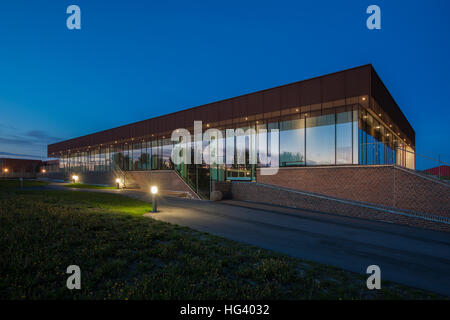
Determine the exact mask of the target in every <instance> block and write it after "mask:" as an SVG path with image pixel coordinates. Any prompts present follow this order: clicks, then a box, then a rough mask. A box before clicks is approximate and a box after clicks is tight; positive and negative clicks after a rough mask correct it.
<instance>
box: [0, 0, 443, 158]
mask: <svg viewBox="0 0 450 320" xmlns="http://www.w3.org/2000/svg"><path fill="white" fill-rule="evenodd" d="M71 4H76V5H78V6H80V8H81V30H68V29H67V27H66V18H67V17H68V14H66V8H67V6H69V5H71ZM371 4H376V5H378V6H379V7H380V8H381V27H382V29H381V30H368V29H367V28H366V19H367V17H368V15H367V14H366V8H367V7H368V6H369V5H371ZM449 15H450V1H448V0H441V1H438V0H434V1H433V0H431V1H430V0H428V1H400V0H395V1H393V0H389V1H381V0H374V1H372V0H371V1H365V0H346V1H331V0H330V1H323V0H315V1H301V0H296V1H281V0H278V1H261V0H259V1H244V0H240V1H234V0H233V1H211V0H208V1H141V0H127V1H100V0H88V1H84V0H71V1H64V0H58V1H54V0H48V1H44V0H33V1H23V0H14V1H2V3H1V5H0V157H2V156H5V155H7V156H8V155H9V156H14V155H17V154H20V155H34V156H45V155H46V145H47V144H48V143H53V142H57V141H60V140H63V139H68V138H73V137H77V136H80V135H85V134H88V133H92V132H96V131H100V130H104V129H109V128H112V127H116V126H119V125H123V124H127V123H131V122H134V121H140V120H143V119H147V118H151V117H154V116H158V115H162V114H166V113H169V112H174V111H178V110H182V109H185V108H188V107H193V106H197V105H200V104H204V103H208V102H212V101H216V100H220V99H225V98H230V97H234V96H237V95H241V94H245V93H250V92H253V91H257V90H262V89H266V88H270V87H274V86H277V85H282V84H287V83H290V82H295V81H299V80H303V79H306V78H310V77H314V76H319V75H323V74H326V73H330V72H335V71H339V70H343V69H346V68H350V67H355V66H358V65H363V64H366V63H372V64H373V65H374V67H375V69H376V70H377V72H378V74H379V75H380V77H381V79H382V80H383V81H384V83H385V84H386V86H387V88H388V89H389V91H390V92H391V94H392V95H393V97H394V98H395V100H396V101H397V103H398V105H399V106H400V108H401V109H402V110H403V112H404V113H405V115H406V117H407V118H408V120H409V121H410V123H411V125H412V126H413V128H414V129H415V130H416V145H417V152H418V153H423V154H426V155H430V156H437V154H441V158H442V159H443V160H446V161H449V162H450V130H449V126H450V122H449V120H450V112H449V99H450V41H449V39H450V19H449Z"/></svg>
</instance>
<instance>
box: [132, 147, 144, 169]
mask: <svg viewBox="0 0 450 320" xmlns="http://www.w3.org/2000/svg"><path fill="white" fill-rule="evenodd" d="M132 169H133V170H141V169H142V165H141V143H140V142H138V143H134V144H133V168H132Z"/></svg>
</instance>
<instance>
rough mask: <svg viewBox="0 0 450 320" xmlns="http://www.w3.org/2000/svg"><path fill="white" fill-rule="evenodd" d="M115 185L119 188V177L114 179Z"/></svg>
mask: <svg viewBox="0 0 450 320" xmlns="http://www.w3.org/2000/svg"><path fill="white" fill-rule="evenodd" d="M116 187H117V189H120V179H119V178H117V179H116Z"/></svg>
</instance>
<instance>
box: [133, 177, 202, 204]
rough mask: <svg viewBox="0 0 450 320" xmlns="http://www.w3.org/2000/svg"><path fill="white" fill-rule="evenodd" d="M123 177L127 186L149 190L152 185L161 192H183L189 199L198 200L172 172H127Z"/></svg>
mask: <svg viewBox="0 0 450 320" xmlns="http://www.w3.org/2000/svg"><path fill="white" fill-rule="evenodd" d="M125 177H126V178H125V179H126V181H127V184H129V183H130V184H133V185H137V186H138V187H139V188H140V189H143V190H150V187H151V186H152V185H156V186H158V188H159V190H161V191H174V192H185V193H187V194H189V196H190V197H191V198H196V199H197V198H198V196H197V195H196V194H195V192H193V190H192V189H191V188H190V187H189V186H188V185H187V184H186V183H185V182H184V181H183V180H182V179H181V178H180V177H179V176H178V174H177V173H176V172H175V171H173V170H154V171H127V172H126V173H125Z"/></svg>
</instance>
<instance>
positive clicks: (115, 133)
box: [48, 64, 414, 156]
mask: <svg viewBox="0 0 450 320" xmlns="http://www.w3.org/2000/svg"><path fill="white" fill-rule="evenodd" d="M361 95H367V96H371V95H372V96H373V97H374V98H375V99H376V100H377V102H378V103H379V104H380V105H381V106H382V108H383V111H384V112H385V113H386V114H387V115H388V116H389V117H390V118H391V119H392V121H393V122H394V123H395V124H396V125H398V126H399V128H400V130H401V131H402V132H403V133H404V134H406V135H407V137H408V138H409V140H410V141H411V142H412V144H413V145H414V130H413V129H412V127H411V125H410V124H409V122H408V120H407V119H406V117H405V116H404V115H403V113H402V111H401V110H400V108H399V107H398V106H397V104H396V103H395V101H394V99H393V98H392V96H391V95H390V93H389V92H388V91H387V89H386V87H385V86H384V84H383V83H382V82H381V80H380V79H379V77H378V75H377V74H376V72H375V70H374V69H373V67H372V65H370V64H369V65H364V66H360V67H357V68H353V69H348V70H344V71H340V72H336V73H332V74H329V75H324V76H321V77H316V78H312V79H309V80H303V81H299V82H295V83H292V84H288V85H284V86H280V87H276V88H271V89H266V90H262V91H258V92H255V93H250V94H247V95H243V96H239V97H235V98H231V99H226V100H223V101H218V102H213V103H209V104H206V105H202V106H198V107H194V108H190V109H186V110H183V111H179V112H175V113H171V114H168V115H163V116H159V117H156V118H152V119H148V120H144V121H139V122H136V123H131V124H128V125H124V126H120V127H117V128H113V129H109V130H105V131H101V132H98V133H93V134H90V135H86V136H82V137H78V138H74V139H70V140H66V141H62V142H59V143H55V144H51V145H49V146H48V155H49V156H52V155H55V156H56V155H57V154H58V153H59V152H64V151H67V150H69V149H72V150H74V149H81V148H87V147H88V146H95V145H99V144H109V143H111V144H113V143H114V141H123V140H129V139H131V138H143V137H150V136H151V135H152V134H153V135H154V136H155V137H156V136H158V135H163V134H165V135H167V134H168V132H171V131H172V130H175V129H177V128H192V127H193V121H194V120H202V121H203V122H204V124H206V123H214V122H219V121H221V122H222V123H223V122H227V121H228V120H229V121H231V120H232V119H234V120H233V121H235V123H240V122H243V121H244V120H245V117H247V116H252V115H257V114H259V115H264V117H265V118H268V117H271V118H275V117H279V116H280V111H281V110H283V109H286V108H293V107H301V112H310V110H311V111H314V110H315V111H316V112H322V111H323V110H322V105H321V104H322V103H325V102H328V101H333V100H339V99H345V98H348V97H357V96H361Z"/></svg>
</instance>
